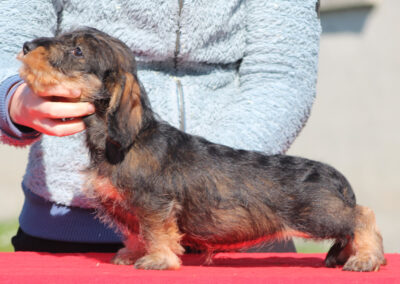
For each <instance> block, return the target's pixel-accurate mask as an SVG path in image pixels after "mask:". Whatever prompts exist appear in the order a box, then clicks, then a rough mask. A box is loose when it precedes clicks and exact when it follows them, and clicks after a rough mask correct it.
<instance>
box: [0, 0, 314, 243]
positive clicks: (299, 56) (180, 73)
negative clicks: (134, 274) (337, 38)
mask: <svg viewBox="0 0 400 284" xmlns="http://www.w3.org/2000/svg"><path fill="white" fill-rule="evenodd" d="M316 2H317V0H247V1H246V0H213V1H208V0H192V1H190V0H169V1H162V0H150V1H136V0H99V1H89V0H79V1H78V0H30V1H14V0H2V1H0V82H2V83H1V85H0V140H1V141H2V142H3V143H7V144H11V145H15V146H26V145H31V149H30V155H29V163H28V166H27V169H26V174H25V176H24V178H23V183H22V185H23V189H24V192H25V195H26V201H25V205H24V209H23V211H22V213H21V216H20V225H21V228H22V229H23V230H24V231H26V232H28V233H30V234H31V235H34V236H39V237H45V238H50V239H57V240H72V241H93V242H96V241H98V242H101V241H116V240H117V239H118V238H116V237H115V236H112V233H110V234H108V233H102V232H103V231H102V230H106V229H105V228H103V227H101V225H93V224H94V223H91V222H92V221H91V220H92V219H93V216H91V215H90V214H91V213H90V212H91V211H90V210H85V208H90V202H88V200H87V199H86V198H85V197H84V195H83V193H82V184H83V176H82V173H81V172H80V171H81V170H82V169H84V168H85V166H86V165H87V164H88V153H87V150H86V149H85V147H84V133H79V134H76V135H72V136H69V137H61V138H59V137H51V136H46V135H41V134H39V133H37V132H28V133H27V132H21V130H20V129H18V128H17V127H16V126H15V125H13V123H12V121H11V120H10V117H9V114H8V111H7V110H8V103H9V99H10V97H11V95H12V93H13V88H12V87H13V86H14V89H15V84H16V83H19V82H20V81H21V79H20V78H19V77H18V75H16V74H17V73H18V68H19V63H18V62H17V61H16V59H15V56H16V54H17V53H18V52H19V51H20V50H21V46H22V44H23V43H24V42H25V41H28V40H32V39H33V38H35V37H39V36H53V35H55V34H57V33H60V32H62V31H67V30H71V29H73V28H74V27H79V26H92V27H95V28H97V29H100V30H103V31H104V32H106V33H109V34H111V35H113V36H116V37H118V38H120V39H121V40H123V41H124V42H125V43H127V45H128V46H129V47H131V49H132V50H133V52H134V53H135V55H136V57H137V61H138V77H139V79H140V80H141V82H142V83H143V85H144V87H145V88H146V90H147V92H148V94H149V97H150V100H151V104H152V107H153V109H154V110H155V112H156V113H158V115H159V116H160V117H161V118H162V119H163V120H166V121H168V122H170V123H171V124H172V125H174V126H176V127H178V128H181V129H183V130H184V131H186V132H189V133H192V134H196V135H201V136H204V137H205V138H207V139H208V140H210V141H212V142H216V143H221V144H225V145H228V146H232V147H235V148H242V149H249V150H257V151H264V152H266V153H268V154H275V153H282V152H285V151H286V150H287V149H288V147H289V146H290V144H291V143H292V142H293V140H294V139H295V137H296V136H297V134H298V133H299V131H300V130H301V129H302V127H303V126H304V124H305V122H306V120H307V118H308V116H309V114H310V109H311V106H312V103H313V100H314V96H315V86H316V76H317V62H318V50H319V37H320V32H321V28H320V23H319V19H318V17H317V13H316V9H315V8H316V4H317V3H316ZM2 162H4V161H2ZM38 204H39V205H38ZM76 212H79V214H77V213H76ZM88 216H89V217H88ZM85 218H87V219H88V221H87V222H88V223H87V224H86V223H83V224H82V223H80V222H81V221H82V220H83V219H85ZM38 219H40V221H38ZM85 222H86V221H85ZM93 222H95V221H93ZM91 226H98V228H97V231H96V230H95V229H94V228H91ZM83 227H86V228H90V229H91V230H94V231H95V233H82V228H83ZM57 230H59V232H56V231H57ZM88 231H89V230H88ZM85 234H86V235H85Z"/></svg>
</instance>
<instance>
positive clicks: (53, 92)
mask: <svg viewBox="0 0 400 284" xmlns="http://www.w3.org/2000/svg"><path fill="white" fill-rule="evenodd" d="M37 95H38V96H41V97H64V98H70V99H78V98H79V97H80V95H81V91H80V90H78V89H73V90H70V89H68V88H66V87H64V86H62V85H54V86H51V87H49V88H47V89H46V90H45V91H43V92H39V93H38V94H37Z"/></svg>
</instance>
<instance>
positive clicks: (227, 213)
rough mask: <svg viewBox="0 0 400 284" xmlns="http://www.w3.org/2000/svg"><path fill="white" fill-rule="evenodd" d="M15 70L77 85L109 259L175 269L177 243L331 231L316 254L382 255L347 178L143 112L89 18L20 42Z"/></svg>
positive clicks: (214, 244) (141, 99)
mask: <svg viewBox="0 0 400 284" xmlns="http://www.w3.org/2000/svg"><path fill="white" fill-rule="evenodd" d="M18 58H19V59H20V60H21V61H22V63H23V65H22V67H21V69H20V75H21V77H22V78H24V80H25V81H26V82H27V83H28V84H29V86H30V87H31V88H32V89H33V90H34V91H36V92H38V91H43V90H44V89H45V88H46V87H49V86H52V85H57V84H61V85H63V86H66V87H69V88H77V89H80V90H82V95H81V98H80V100H81V101H85V102H91V103H93V104H94V105H95V108H96V111H95V113H94V114H93V115H89V116H87V117H85V118H84V122H85V124H86V126H87V129H86V137H87V138H86V144H87V147H88V149H89V153H90V166H89V167H88V169H86V174H87V182H86V186H85V190H86V192H87V195H88V196H89V197H91V198H93V200H95V201H96V204H97V205H96V206H97V207H98V211H99V215H100V216H101V218H102V219H103V220H104V221H106V222H108V223H112V224H116V226H117V228H118V229H119V230H120V231H121V232H122V234H123V236H124V243H125V247H124V248H122V249H121V250H120V251H118V253H117V254H116V256H115V257H114V258H113V260H112V262H113V263H116V264H134V266H135V267H136V268H139V269H177V268H179V267H180V265H181V261H180V258H179V257H178V256H179V255H181V254H183V253H184V249H183V245H188V246H192V247H195V248H196V249H200V250H202V251H205V252H206V255H207V259H208V261H210V260H211V258H212V255H213V252H215V251H220V250H223V251H227V250H237V249H239V248H243V247H248V246H253V245H255V244H258V243H261V242H266V241H269V240H271V239H276V238H288V237H290V236H300V237H304V238H313V239H333V240H334V244H333V246H332V248H331V249H330V250H329V252H328V254H327V256H326V259H325V264H326V265H327V266H328V267H335V266H339V265H343V269H344V270H351V271H376V270H378V269H379V268H380V266H381V265H384V264H385V258H384V253H383V245H382V237H381V235H380V233H379V231H378V229H377V227H376V224H375V217H374V214H373V212H372V211H371V210H370V209H368V208H366V207H363V206H360V205H357V204H356V199H355V196H354V193H353V191H352V189H351V186H350V184H349V183H348V181H347V180H346V178H345V177H344V176H343V175H342V174H340V173H339V172H338V171H337V170H335V169H333V168H332V167H330V166H328V165H325V164H322V163H320V162H315V161H311V160H307V159H303V158H298V157H291V156H286V155H272V156H269V155H265V154H263V153H259V152H251V151H243V150H237V149H232V148H229V147H226V146H223V145H218V144H214V143H211V142H209V141H207V140H205V139H203V138H201V137H197V136H193V135H189V134H187V133H184V132H182V131H180V130H178V129H176V128H174V127H173V126H171V125H169V124H167V123H166V122H163V121H161V120H160V119H158V118H157V116H156V115H155V114H154V113H153V111H152V109H151V107H150V103H149V99H148V97H147V94H146V91H145V89H144V88H143V86H142V85H141V83H140V81H139V80H138V77H137V72H136V63H135V59H134V55H133V53H132V52H131V50H130V49H129V48H128V47H127V46H126V45H125V44H124V43H123V42H121V41H120V40H118V39H116V38H113V37H111V36H109V35H107V34H105V33H103V32H101V31H98V30H95V29H92V28H82V29H79V30H75V31H72V32H69V33H64V34H61V35H59V36H57V37H54V38H38V39H35V40H33V41H31V42H27V43H25V44H24V46H23V51H22V52H21V53H20V54H19V55H18Z"/></svg>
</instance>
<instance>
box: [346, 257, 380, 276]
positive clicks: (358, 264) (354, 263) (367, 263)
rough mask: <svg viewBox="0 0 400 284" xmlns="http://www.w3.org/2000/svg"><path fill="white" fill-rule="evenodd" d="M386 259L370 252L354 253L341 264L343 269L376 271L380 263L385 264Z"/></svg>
mask: <svg viewBox="0 0 400 284" xmlns="http://www.w3.org/2000/svg"><path fill="white" fill-rule="evenodd" d="M385 264H386V260H385V258H383V257H377V256H374V255H370V254H356V255H353V256H351V257H350V258H349V259H348V260H347V261H346V263H345V264H344V266H343V270H345V271H359V272H368V271H378V270H379V269H380V267H381V265H385Z"/></svg>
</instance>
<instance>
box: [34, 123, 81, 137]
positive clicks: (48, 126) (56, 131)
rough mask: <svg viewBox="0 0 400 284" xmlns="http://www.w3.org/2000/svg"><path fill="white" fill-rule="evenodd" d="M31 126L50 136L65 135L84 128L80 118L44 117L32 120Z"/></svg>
mask: <svg viewBox="0 0 400 284" xmlns="http://www.w3.org/2000/svg"><path fill="white" fill-rule="evenodd" d="M33 126H34V127H35V129H37V130H38V131H40V132H42V133H44V134H46V135H52V136H60V137H61V136H67V135H72V134H75V133H78V132H81V131H83V130H84V129H85V124H84V123H83V121H82V119H72V120H67V121H62V120H55V119H49V118H44V119H40V120H36V121H33Z"/></svg>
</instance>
